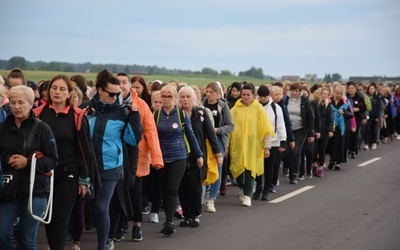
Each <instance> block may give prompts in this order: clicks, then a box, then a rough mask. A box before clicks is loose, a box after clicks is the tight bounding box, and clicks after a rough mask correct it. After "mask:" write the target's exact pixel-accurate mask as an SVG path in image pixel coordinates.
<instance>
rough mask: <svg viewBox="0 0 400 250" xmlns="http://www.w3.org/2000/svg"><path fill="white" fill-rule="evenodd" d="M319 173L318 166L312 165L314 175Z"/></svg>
mask: <svg viewBox="0 0 400 250" xmlns="http://www.w3.org/2000/svg"><path fill="white" fill-rule="evenodd" d="M317 173H318V168H317V167H315V166H314V167H312V174H313V175H314V176H317Z"/></svg>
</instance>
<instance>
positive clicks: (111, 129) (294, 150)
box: [0, 68, 400, 250]
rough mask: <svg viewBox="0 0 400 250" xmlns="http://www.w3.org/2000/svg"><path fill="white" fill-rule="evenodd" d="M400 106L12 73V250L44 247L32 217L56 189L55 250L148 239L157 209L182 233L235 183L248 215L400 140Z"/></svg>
mask: <svg viewBox="0 0 400 250" xmlns="http://www.w3.org/2000/svg"><path fill="white" fill-rule="evenodd" d="M399 98H400V85H393V84H385V83H380V82H379V83H356V82H347V83H339V82H333V83H332V82H327V83H324V84H314V85H312V86H310V85H309V84H308V83H307V82H283V83H281V82H274V83H266V84H264V85H262V86H254V85H253V84H251V83H247V82H233V83H231V84H230V85H229V86H228V87H227V88H226V87H225V86H224V85H223V84H221V83H219V82H211V83H208V84H207V85H205V86H204V87H203V88H199V87H197V86H194V85H189V84H187V83H183V82H179V81H177V80H171V81H170V82H168V83H163V82H161V81H159V80H155V81H151V82H146V81H145V79H144V78H143V77H142V76H133V77H129V75H128V74H127V73H125V72H119V73H118V74H115V75H114V74H112V73H111V72H109V71H108V70H106V69H104V70H102V71H100V72H99V73H98V74H97V77H96V80H95V83H94V84H93V86H92V87H91V85H90V84H89V83H88V81H87V80H86V79H85V78H84V77H83V76H82V75H74V76H72V77H67V76H65V75H57V76H54V77H53V78H52V79H48V80H43V81H40V82H39V83H38V84H36V83H34V82H32V81H28V80H27V79H26V77H25V75H24V73H23V71H22V70H20V69H18V68H16V69H13V70H11V72H10V73H9V75H8V76H7V77H0V138H2V139H1V141H0V157H1V158H0V159H1V161H0V174H2V175H4V176H6V175H7V176H8V175H13V176H15V177H16V179H18V183H17V184H16V189H15V192H14V193H15V194H9V193H6V191H5V190H6V189H5V187H4V188H3V187H1V188H0V217H1V218H3V219H2V221H1V223H0V245H1V246H2V247H1V248H2V249H14V248H15V247H16V248H17V249H36V237H37V231H38V227H39V221H37V220H36V219H34V218H33V217H32V216H31V214H30V213H33V214H35V215H39V216H42V215H43V214H44V213H45V206H46V202H47V200H49V199H50V198H51V197H49V194H50V193H52V203H53V205H52V218H51V221H50V223H49V224H47V225H46V226H45V232H46V238H47V243H48V244H47V246H46V250H50V249H51V250H55V249H64V247H65V245H66V244H67V243H68V242H69V240H70V241H71V242H70V243H69V244H70V246H69V247H70V249H71V250H77V249H80V241H81V236H82V234H83V232H84V230H85V229H86V230H92V229H93V228H94V229H95V230H96V233H97V249H99V250H104V249H114V248H115V245H116V244H115V242H118V241H121V240H124V239H125V237H127V238H128V236H127V234H128V232H130V233H131V237H129V238H131V240H132V241H142V240H143V239H144V238H145V237H143V235H142V234H143V233H142V223H141V222H142V221H143V220H144V216H143V215H144V214H149V220H150V222H152V223H159V222H160V216H159V212H160V210H163V211H164V213H165V216H163V218H165V221H164V222H163V224H162V226H161V227H160V229H161V233H162V234H164V235H166V236H171V235H172V234H173V233H175V232H176V228H177V226H176V225H175V223H174V218H179V219H181V221H180V222H179V224H178V226H179V227H193V228H196V227H198V226H199V225H200V218H201V214H202V212H204V211H205V212H208V213H216V212H217V207H218V206H217V205H218V203H217V202H216V201H217V199H218V197H219V196H224V195H226V192H227V191H228V187H227V186H228V185H229V184H232V185H237V186H238V187H239V190H240V192H239V195H238V202H240V204H241V205H242V206H245V207H249V206H251V205H252V202H253V201H254V200H260V202H262V201H268V200H269V199H270V198H269V194H270V193H275V192H279V190H278V189H279V188H278V186H279V184H280V182H283V181H285V178H288V179H287V182H288V183H289V184H292V185H296V184H298V182H299V181H302V180H305V179H306V178H308V179H310V178H313V177H317V178H323V177H324V171H326V170H333V171H339V170H341V169H342V168H343V167H345V166H344V165H343V163H346V162H348V161H349V159H354V158H356V157H357V156H358V155H359V154H360V153H362V151H367V150H375V149H377V147H378V146H379V145H380V144H382V143H389V142H390V141H393V140H400V101H399ZM34 154H35V155H36V158H37V160H36V172H35V173H36V174H35V177H36V181H35V183H34V185H33V188H30V187H29V183H30V179H31V174H30V171H31V167H32V164H31V162H32V161H33V159H32V155H34ZM280 169H282V171H281V170H280ZM283 177H285V178H283ZM53 179H54V181H51V180H53ZM1 184H3V182H2V183H1ZM4 185H9V184H8V183H7V184H4ZM0 186H1V185H0ZM30 189H33V190H30ZM50 190H51V192H50ZM31 191H32V192H33V198H32V199H31V198H30V194H29V193H30V192H31ZM7 192H9V191H7ZM28 203H32V204H33V209H32V210H33V211H27V206H28V205H27V204H28ZM130 222H131V223H132V224H131V226H129V223H130Z"/></svg>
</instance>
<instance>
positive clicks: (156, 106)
mask: <svg viewBox="0 0 400 250" xmlns="http://www.w3.org/2000/svg"><path fill="white" fill-rule="evenodd" d="M151 107H152V108H153V110H154V111H157V110H160V109H161V107H162V100H161V95H160V94H158V95H156V96H154V95H153V96H152V97H151Z"/></svg>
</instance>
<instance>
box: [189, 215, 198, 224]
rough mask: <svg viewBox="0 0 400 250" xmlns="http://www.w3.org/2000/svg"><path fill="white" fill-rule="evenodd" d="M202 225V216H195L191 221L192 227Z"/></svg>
mask: <svg viewBox="0 0 400 250" xmlns="http://www.w3.org/2000/svg"><path fill="white" fill-rule="evenodd" d="M198 226H200V216H196V217H193V218H192V220H191V221H190V227H198Z"/></svg>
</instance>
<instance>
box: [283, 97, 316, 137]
mask: <svg viewBox="0 0 400 250" xmlns="http://www.w3.org/2000/svg"><path fill="white" fill-rule="evenodd" d="M288 102H289V98H288V97H287V98H286V99H285V100H284V104H285V106H287V105H288ZM300 105H301V123H302V126H303V128H302V130H303V133H305V134H307V137H314V136H315V130H314V114H313V111H312V109H311V105H310V102H309V101H308V99H307V97H305V96H301V103H300Z"/></svg>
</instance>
